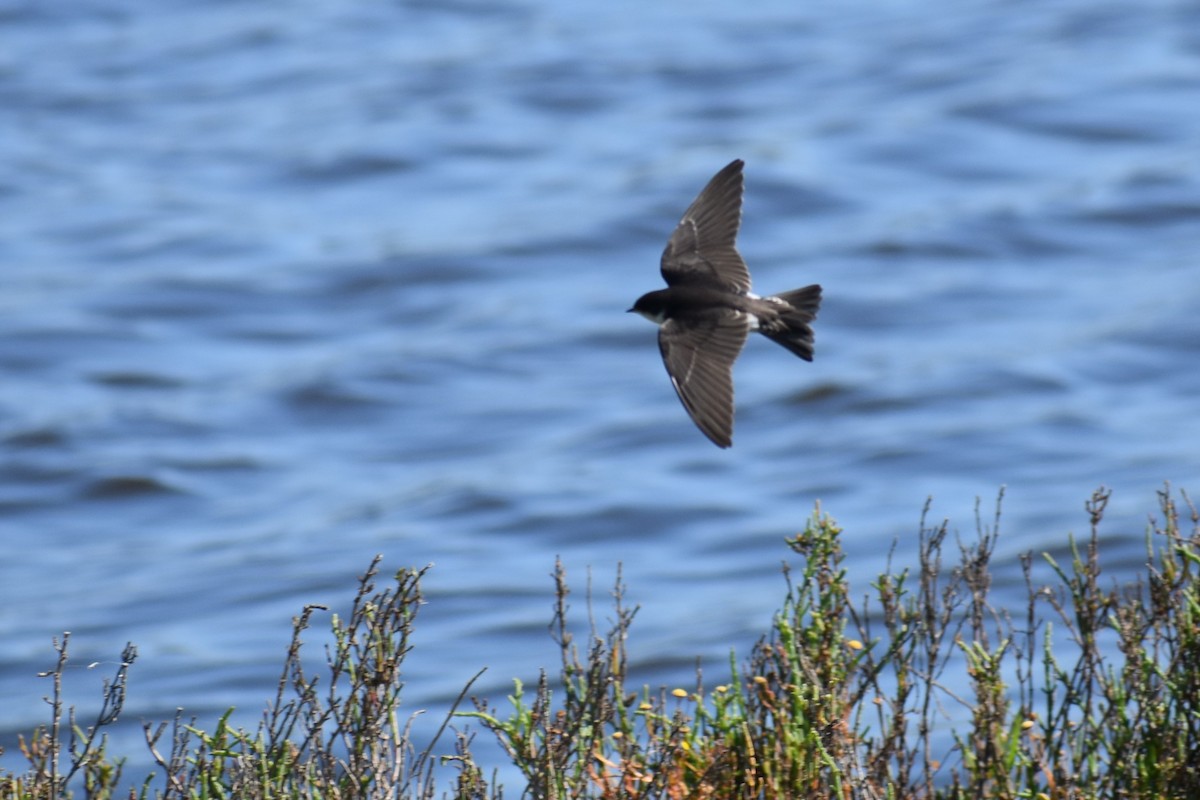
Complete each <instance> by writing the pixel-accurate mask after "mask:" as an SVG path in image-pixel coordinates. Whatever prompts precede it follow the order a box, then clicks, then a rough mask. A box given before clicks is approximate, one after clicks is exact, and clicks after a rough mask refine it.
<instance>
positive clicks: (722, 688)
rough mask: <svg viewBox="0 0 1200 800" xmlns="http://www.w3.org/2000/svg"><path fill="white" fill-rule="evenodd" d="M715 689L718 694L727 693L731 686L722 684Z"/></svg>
mask: <svg viewBox="0 0 1200 800" xmlns="http://www.w3.org/2000/svg"><path fill="white" fill-rule="evenodd" d="M713 691H714V692H716V693H717V694H725V693H726V692H728V691H729V687H728V686H725V685H724V684H722V685H721V686H718V687H716V688H715V689H713Z"/></svg>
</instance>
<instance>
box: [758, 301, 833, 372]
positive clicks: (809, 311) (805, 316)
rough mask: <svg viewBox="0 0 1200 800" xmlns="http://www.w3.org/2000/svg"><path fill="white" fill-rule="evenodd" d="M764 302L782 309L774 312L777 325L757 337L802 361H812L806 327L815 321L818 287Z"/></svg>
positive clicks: (811, 343)
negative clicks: (772, 343) (777, 319)
mask: <svg viewBox="0 0 1200 800" xmlns="http://www.w3.org/2000/svg"><path fill="white" fill-rule="evenodd" d="M764 299H766V300H771V301H774V302H775V303H776V304H780V305H782V306H783V307H781V308H777V309H776V310H777V311H778V312H779V321H778V323H777V325H776V326H775V327H774V328H773V329H771V330H762V331H761V333H762V334H763V335H765V336H766V337H767V338H768V339H770V340H771V341H773V342H776V343H777V344H780V345H783V346H784V347H786V348H787V349H788V350H791V351H792V352H793V353H795V354H796V355H798V356H800V357H801V358H803V359H804V360H805V361H812V360H813V331H812V327H811V326H810V325H809V323H811V322H812V321H813V320H814V319H816V318H817V309H818V308H820V307H821V287H820V286H818V285H816V284H813V285H812V286H805V287H804V288H803V289H793V290H792V291H790V292H781V293H779V294H777V295H773V296H771V297H767V298H764Z"/></svg>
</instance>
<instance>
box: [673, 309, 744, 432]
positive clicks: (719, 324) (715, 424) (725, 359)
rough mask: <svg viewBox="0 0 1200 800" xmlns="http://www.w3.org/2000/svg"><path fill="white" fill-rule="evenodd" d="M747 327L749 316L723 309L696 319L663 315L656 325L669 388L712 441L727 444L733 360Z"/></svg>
mask: <svg viewBox="0 0 1200 800" xmlns="http://www.w3.org/2000/svg"><path fill="white" fill-rule="evenodd" d="M749 333H750V318H749V316H748V315H746V314H742V313H738V312H734V311H728V310H726V311H720V312H714V313H712V314H710V315H706V316H705V317H704V318H703V319H702V320H700V321H699V324H688V325H686V326H684V325H680V324H679V323H678V322H677V321H676V320H667V321H666V322H665V323H663V325H662V326H661V327H660V328H659V331H658V347H659V350H660V351H661V352H662V358H663V364H665V365H666V367H667V374H668V375H670V376H671V383H672V385H674V387H675V393H676V394H678V395H679V399H680V401H681V402H682V403H683V407H684V408H685V409H686V410H687V412H688V415H689V416H691V418H692V421H693V422H695V423H696V426H697V427H698V428H700V430H701V432H703V433H704V435H705V436H707V437H708V438H709V439H711V440H712V442H713V443H714V444H716V445H717V446H718V447H729V446H730V445H731V444H733V362H734V361H735V360H737V357H738V354H739V353H740V352H741V351H742V346H743V345H744V344H745V343H746V337H747V336H748V335H749Z"/></svg>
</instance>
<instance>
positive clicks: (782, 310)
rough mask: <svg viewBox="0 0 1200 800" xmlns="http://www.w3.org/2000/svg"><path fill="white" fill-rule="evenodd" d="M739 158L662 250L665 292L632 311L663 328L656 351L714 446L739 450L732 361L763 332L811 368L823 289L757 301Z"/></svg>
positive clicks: (644, 298) (694, 205)
mask: <svg viewBox="0 0 1200 800" xmlns="http://www.w3.org/2000/svg"><path fill="white" fill-rule="evenodd" d="M743 166H745V165H744V163H743V162H742V160H741V159H737V160H735V161H733V162H731V163H730V164H729V165H728V166H727V167H725V168H724V169H722V170H721V171H720V172H718V173H717V174H716V175H714V176H713V179H712V180H710V181H709V182H708V185H707V186H705V187H704V190H703V191H701V192H700V194H699V196H697V197H696V199H695V200H694V201H693V202H692V204H691V205H690V206H689V207H688V210H687V211H685V212H684V214H683V219H682V220H680V221H679V225H678V226H677V227H676V228H675V232H674V233H672V234H671V238H670V240H669V241H668V242H667V247H666V249H665V250H663V254H662V262H661V270H662V276H663V280H665V281H666V282H667V288H666V289H658V290H656V291H653V292H648V293H647V294H644V295H642V296H641V297H639V298H638V299H637V302H636V303H634V304H633V308H630V309H629V311H636V312H637V313H639V314H641V315H642V316H643V317H645V318H646V319H648V320H650V321H651V322H654V323H657V324H658V326H659V328H658V349H659V350H660V351H661V352H662V359H663V363H664V364H665V365H666V367H667V374H668V375H670V376H671V383H672V385H674V387H675V392H676V394H678V395H679V399H680V400H681V401H683V407H684V408H685V409H687V412H688V414H689V415H690V416H691V418H692V421H693V422H695V423H696V426H697V427H698V428H700V430H701V432H703V433H704V435H705V436H707V437H708V438H709V439H711V440H712V442H713V444H715V445H717V446H718V447H729V446H730V445H732V444H733V362H734V361H735V360H736V359H737V357H738V354H739V353H741V351H742V345H744V344H745V343H746V337H747V336H749V335H750V332H751V331H758V332H759V333H761V334H762V335H763V336H766V337H767V338H768V339H770V340H771V341H773V342H775V343H777V344H780V345H783V346H784V347H786V348H787V349H788V350H791V351H792V352H793V353H795V354H796V355H798V356H800V358H803V359H804V360H805V361H812V359H813V332H812V327H810V323H811V322H812V321H813V320H814V319H816V317H817V308H818V307H819V306H820V305H821V287H820V286H818V285H816V284H814V285H812V286H805V287H804V288H803V289H794V290H792V291H790V292H781V293H780V294H776V295H770V296H768V297H759V296H758V295H756V294H753V293H752V292H751V291H750V271H749V270H748V269H746V262H745V261H743V260H742V257H741V255H740V254H739V253H738V251H737V246H736V239H737V233H738V227H739V226H740V225H741V221H742V188H743V180H742V167H743Z"/></svg>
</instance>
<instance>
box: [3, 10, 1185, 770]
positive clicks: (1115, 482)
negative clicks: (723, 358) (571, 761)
mask: <svg viewBox="0 0 1200 800" xmlns="http://www.w3.org/2000/svg"><path fill="white" fill-rule="evenodd" d="M746 8H747V7H742V6H740V5H738V4H730V3H716V2H710V3H699V4H697V3H694V2H693V3H686V4H684V3H660V4H656V5H654V6H653V7H649V6H646V5H645V4H635V3H609V4H602V5H599V6H595V7H591V8H575V7H572V8H568V7H567V6H561V7H560V4H553V3H545V2H523V3H522V2H500V3H488V4H482V3H471V2H458V3H422V2H410V3H389V4H385V3H357V4H352V3H344V2H320V1H319V0H312V1H310V2H299V1H297V2H291V3H274V4H270V5H260V4H251V3H242V2H235V1H234V0H228V1H227V2H221V3H209V4H206V5H204V6H203V7H198V6H193V5H190V4H185V3H174V2H163V3H155V4H145V3H136V2H129V1H128V0H127V1H126V2H121V1H120V0H93V1H92V2H83V0H78V1H77V2H74V3H69V4H57V5H54V4H47V3H35V2H16V1H10V2H4V3H2V4H0V108H2V109H3V111H2V112H0V370H2V374H3V375H4V380H3V382H2V383H0V537H2V539H3V544H4V552H5V555H4V557H3V558H2V560H0V587H2V588H0V592H2V597H3V603H0V635H2V636H3V642H4V648H3V652H2V654H0V696H3V697H4V698H5V703H4V707H5V710H6V713H5V715H4V719H3V720H0V731H2V733H0V743H3V744H4V745H5V746H6V747H8V748H9V749H10V752H11V751H13V750H14V748H13V742H14V740H15V736H16V733H17V732H19V731H24V730H28V729H29V728H30V727H32V726H33V725H34V724H36V723H37V722H39V721H42V720H44V719H45V718H46V708H45V706H44V705H43V703H42V701H41V699H40V698H41V696H42V695H43V694H45V693H46V692H47V691H48V686H47V685H46V684H45V681H44V680H39V679H38V678H37V677H36V676H35V675H36V673H37V672H38V671H40V670H43V669H46V668H47V667H49V666H50V664H51V663H52V658H53V654H52V652H51V650H50V647H49V642H50V637H51V636H53V635H55V634H57V633H60V632H61V631H64V630H70V631H72V632H73V650H74V654H75V656H76V657H77V659H78V661H77V662H76V663H79V664H86V663H88V662H91V661H102V662H111V661H113V660H114V659H116V658H118V656H119V653H120V650H121V647H122V646H123V645H124V643H125V642H126V641H133V642H135V643H136V644H137V645H138V647H139V649H140V652H141V657H140V659H139V661H138V663H137V664H136V665H135V668H134V670H133V673H132V678H131V685H130V698H129V705H128V707H127V713H126V720H127V722H128V723H129V733H128V735H127V737H126V739H125V740H123V741H122V744H123V745H128V750H129V751H130V755H132V756H133V757H134V759H135V762H136V761H137V759H139V758H144V756H142V755H141V754H140V753H139V752H137V741H136V740H137V738H138V737H139V736H140V721H141V720H143V719H145V720H147V721H154V720H161V719H166V718H169V717H170V716H171V715H172V714H173V712H174V709H175V708H176V707H177V706H183V707H185V708H186V709H187V710H188V711H189V712H190V713H195V714H197V715H198V716H200V718H201V720H202V721H203V720H213V719H215V718H216V716H217V715H218V714H219V713H220V712H221V711H223V710H224V709H225V708H227V707H229V706H230V705H237V706H238V708H239V710H240V711H239V713H240V714H242V715H243V716H242V717H240V718H241V719H243V720H244V721H246V722H247V723H249V724H252V723H253V720H254V718H255V716H256V715H257V713H258V712H259V710H260V709H261V708H262V707H263V704H264V703H265V702H266V700H267V698H268V697H269V696H270V695H271V693H272V692H273V687H274V682H275V679H276V677H277V675H278V670H279V667H280V664H281V660H282V657H283V652H284V648H285V644H286V640H287V637H288V634H289V625H290V619H291V617H292V615H294V614H296V613H298V612H299V610H300V609H301V608H302V607H303V606H304V605H305V604H307V603H327V604H330V605H332V606H334V607H335V608H340V609H344V608H345V606H346V603H347V602H348V600H349V598H350V596H351V595H352V592H353V588H354V581H355V577H356V576H357V575H358V574H359V573H360V572H361V571H362V570H363V569H364V568H365V567H366V565H367V564H368V562H369V561H370V559H371V557H372V556H373V555H374V554H375V553H382V554H383V555H384V557H385V562H384V563H385V572H386V571H390V570H391V569H396V568H399V567H403V566H422V565H425V564H428V563H432V564H434V565H435V566H434V567H433V569H432V571H431V573H430V575H429V577H428V579H427V581H426V583H425V588H426V591H427V593H428V599H429V604H428V605H427V606H426V607H425V608H424V609H423V610H422V612H421V618H420V621H419V625H418V634H417V640H416V645H417V650H416V651H415V652H414V654H413V656H412V658H411V659H410V662H409V663H408V672H407V678H408V686H407V690H406V692H407V694H406V697H407V701H408V703H409V705H410V707H413V708H424V707H428V708H434V709H436V708H444V707H445V705H446V704H447V703H448V702H450V700H452V699H453V697H455V696H456V695H457V693H458V691H459V690H460V689H461V687H462V685H463V684H464V683H465V682H466V680H467V679H468V678H469V677H470V676H471V675H473V674H474V673H475V672H476V671H477V670H478V669H480V668H481V667H485V666H486V667H488V672H487V673H486V674H485V676H484V677H483V678H482V679H481V681H480V683H479V684H478V685H477V686H476V690H477V691H478V692H480V693H483V694H486V695H489V696H492V697H503V695H504V693H505V692H506V691H507V690H508V688H509V686H510V680H511V679H512V678H514V677H520V678H522V679H525V680H527V681H531V680H533V679H534V678H536V675H537V672H538V670H539V669H540V668H541V667H542V666H551V667H552V666H553V664H554V663H555V655H556V654H555V650H554V646H553V645H552V643H551V642H550V641H549V639H548V637H547V635H546V625H547V623H548V622H549V619H550V611H551V600H552V596H551V588H552V584H551V581H550V579H549V577H548V575H549V573H550V572H551V570H552V568H553V564H554V559H555V557H556V556H561V557H562V559H563V561H564V563H565V565H566V567H567V569H568V573H569V576H570V577H571V579H572V581H573V583H574V584H575V586H576V589H577V590H578V592H577V594H576V597H575V600H576V602H575V607H576V609H577V610H579V611H580V612H582V610H583V609H582V606H583V598H582V594H583V589H584V585H585V583H586V581H587V579H588V574H589V570H590V575H591V579H592V582H593V586H594V591H595V593H596V595H597V596H598V605H599V608H600V610H601V611H600V614H599V615H600V616H601V618H603V613H602V609H603V607H604V598H605V597H606V594H605V593H606V591H607V588H608V587H609V586H610V585H611V583H612V580H613V579H614V576H615V574H616V567H617V564H618V563H621V564H623V565H624V576H625V579H626V581H627V583H628V584H629V587H630V591H629V600H630V601H631V602H632V603H640V604H642V610H641V612H640V613H639V615H638V619H637V623H636V625H635V628H634V634H633V641H632V642H631V646H630V652H631V656H632V659H633V664H634V667H635V670H636V677H637V678H638V679H639V680H644V681H648V682H652V683H655V684H659V683H679V684H688V683H690V682H691V680H692V678H691V671H692V669H693V667H694V664H695V659H696V658H697V657H700V658H701V659H702V662H703V664H704V666H705V669H706V672H707V673H708V674H709V675H713V676H719V675H720V674H721V673H722V671H723V670H724V668H725V667H724V665H725V663H726V661H727V655H728V652H729V650H730V649H731V648H737V649H738V650H739V652H745V651H746V650H747V649H748V647H749V645H750V643H751V642H752V641H753V640H754V639H755V638H756V637H757V635H758V634H759V633H761V632H762V631H764V630H765V629H766V626H767V624H768V623H769V619H770V615H771V613H772V611H773V610H774V609H775V608H776V607H777V605H778V603H779V602H780V600H781V598H782V594H783V583H782V581H781V579H780V578H779V576H778V571H777V567H778V563H779V561H780V560H781V559H783V558H784V557H785V555H786V553H785V550H784V548H783V547H782V546H781V540H782V538H783V537H784V536H785V535H788V534H790V533H791V532H793V531H795V530H796V529H797V528H799V527H800V526H802V525H803V522H804V519H805V518H806V517H807V515H808V514H809V513H810V512H811V510H812V508H813V505H814V503H815V502H816V501H818V500H819V501H820V502H821V504H822V507H823V508H824V509H825V510H826V511H828V512H830V513H831V514H833V515H834V516H835V517H836V518H837V519H838V520H839V521H840V522H841V523H842V524H843V525H844V526H845V528H846V535H845V536H846V539H845V545H846V549H847V551H848V553H849V559H850V561H849V564H850V566H851V569H852V574H854V575H855V576H856V577H859V576H862V577H864V579H865V577H866V576H869V575H871V574H872V572H873V571H874V570H876V569H878V568H880V567H882V564H883V558H884V555H885V551H886V549H887V548H888V546H890V544H891V543H892V541H893V540H896V539H899V545H898V551H897V560H898V561H900V562H901V563H911V559H912V554H913V542H912V539H913V537H914V534H915V532H916V529H917V523H918V519H919V515H920V510H921V506H922V504H923V502H924V501H925V498H926V497H930V496H931V497H932V498H933V505H932V515H933V516H934V518H935V519H941V518H943V517H949V518H950V519H951V520H952V526H953V527H955V528H958V529H960V530H962V531H964V532H968V533H969V532H970V531H971V530H972V529H973V527H974V522H973V519H974V517H973V509H974V505H975V501H976V498H977V497H981V498H983V501H984V504H985V507H988V508H990V504H991V502H992V498H994V497H995V495H996V492H997V491H998V489H999V487H1000V486H1002V485H1004V486H1006V487H1007V496H1006V504H1005V515H1004V520H1003V524H1002V531H1003V533H1002V539H1001V544H1000V549H999V553H998V561H997V566H998V568H1000V569H1005V568H1007V569H1015V558H1016V555H1017V554H1018V553H1021V552H1023V551H1026V550H1030V549H1033V550H1042V549H1047V548H1057V547H1060V546H1061V544H1062V543H1063V541H1064V539H1065V535H1066V533H1067V532H1068V531H1072V530H1073V531H1078V532H1082V531H1084V530H1085V528H1086V518H1085V517H1084V515H1083V513H1082V503H1083V501H1084V500H1085V499H1086V497H1087V496H1088V494H1089V493H1090V491H1091V490H1092V489H1093V488H1094V487H1095V486H1097V485H1099V484H1101V483H1103V484H1106V485H1108V486H1110V487H1112V488H1113V489H1114V490H1115V494H1114V498H1113V501H1112V504H1111V508H1110V515H1109V520H1108V522H1107V523H1106V527H1105V531H1106V551H1105V557H1106V559H1107V565H1108V572H1107V574H1108V575H1112V576H1114V577H1119V576H1120V575H1122V574H1127V573H1128V571H1129V570H1132V569H1134V568H1135V567H1136V565H1137V564H1138V560H1139V558H1140V556H1141V553H1142V542H1141V532H1142V529H1143V527H1144V524H1145V515H1146V513H1148V512H1149V511H1151V510H1152V509H1153V507H1154V491H1155V490H1156V489H1158V488H1160V487H1161V486H1162V483H1163V482H1164V481H1171V482H1172V483H1174V484H1175V485H1178V486H1181V487H1185V488H1186V487H1189V486H1190V487H1192V488H1195V487H1196V485H1197V477H1198V469H1197V467H1198V465H1197V457H1196V452H1197V443H1198V442H1200V421H1198V419H1200V418H1198V416H1197V415H1196V414H1195V413H1194V410H1195V409H1194V401H1195V398H1196V397H1197V394H1198V390H1200V371H1198V370H1196V369H1195V364H1196V360H1197V356H1198V355H1200V315H1197V314H1196V308H1197V307H1198V306H1200V266H1198V264H1200V262H1198V256H1197V253H1200V5H1198V4H1197V3H1195V2H1151V3H1145V2H1137V3H1135V2H1132V1H1131V0H1124V1H1120V0H1118V1H1116V2H1105V3H1097V2H1095V1H1094V0H1089V1H1088V2H1083V0H1063V1H1062V2H1053V3H1044V2H1043V3H1015V4H1014V3H985V2H970V3H936V4H929V3H917V2H907V1H906V0H895V1H894V2H888V3H874V2H872V3H849V4H846V3H841V4H834V3H814V4H805V5H803V6H796V5H795V4H790V3H782V2H779V3H775V2H768V3H762V4H758V5H756V6H754V7H753V11H747V10H746ZM735 157H741V158H744V159H746V161H747V198H746V217H745V223H744V225H743V229H742V238H741V249H742V252H743V254H744V255H745V256H746V259H747V261H748V263H749V264H750V267H751V271H752V274H753V275H754V278H755V281H756V283H755V288H756V289H758V290H759V291H761V292H771V291H779V290H784V289H790V288H794V287H797V286H801V285H805V284H807V283H812V282H819V283H821V284H823V285H824V287H825V297H826V301H825V305H824V307H823V309H822V314H821V318H820V320H819V321H818V324H817V327H816V331H817V347H818V350H817V360H816V361H815V362H814V363H813V364H811V365H809V364H804V363H801V362H799V361H798V360H796V359H794V358H792V357H790V356H789V355H788V354H787V353H786V352H784V351H782V350H781V349H780V348H778V347H776V346H774V345H771V344H770V343H768V342H765V341H762V340H758V339H756V340H755V341H752V342H750V343H749V346H748V347H747V351H746V352H745V354H744V355H743V357H742V359H741V360H740V361H739V363H738V365H737V370H736V384H737V391H738V416H737V427H736V430H735V436H734V439H735V446H734V448H733V449H732V450H730V451H719V450H718V449H716V448H714V447H712V445H710V444H709V443H708V442H707V441H706V440H705V439H704V438H703V437H702V436H701V435H700V433H699V432H698V431H696V430H695V428H694V427H693V426H692V424H691V422H690V421H689V420H688V419H687V417H686V415H685V413H684V411H683V410H682V408H681V407H680V406H679V404H678V402H677V400H676V399H675V397H674V395H673V392H672V390H671V388H670V385H669V383H668V381H667V378H666V375H665V373H664V371H663V369H662V365H661V362H660V360H659V356H658V352H657V348H656V346H655V343H654V330H653V328H651V327H650V326H648V325H647V324H646V323H645V322H644V321H643V320H641V319H640V318H638V317H636V316H634V315H626V314H624V313H622V312H623V310H624V309H625V308H627V307H628V306H629V305H630V303H631V302H632V301H633V299H635V298H636V297H637V296H638V295H640V294H641V293H643V292H645V291H648V290H650V289H654V288H658V287H659V286H660V278H659V276H658V273H657V261H658V256H659V253H660V251H661V248H662V246H663V244H664V243H665V240H666V236H667V235H668V233H669V232H670V230H671V229H672V227H673V226H674V224H675V222H676V220H677V218H678V216H679V214H680V213H681V212H682V210H683V209H684V208H685V207H686V205H687V204H688V203H689V202H690V200H691V198H692V197H693V196H694V194H695V192H696V191H698V190H699V188H700V187H701V186H702V185H703V184H704V182H705V181H706V180H707V179H708V178H709V177H710V176H711V174H712V173H714V172H716V170H717V169H719V168H720V167H721V166H723V165H724V164H726V163H727V162H728V161H730V160H731V159H732V158H735ZM1001 583H1002V585H1003V584H1004V582H1003V581H1002V582H1001ZM865 588H866V584H865V581H864V583H863V584H862V586H861V587H860V589H863V590H865ZM1018 588H1019V587H1018ZM1019 597H1020V596H1019V594H1016V593H1014V594H1011V595H1006V594H1003V593H1002V594H1001V595H1000V597H999V598H998V599H999V601H1000V602H1008V601H1011V602H1012V603H1014V604H1015V603H1018V602H1019ZM318 624H319V625H320V624H322V623H321V622H320V621H318ZM111 671H112V666H111V663H109V664H107V665H105V664H102V665H101V666H100V667H98V668H97V669H96V670H92V671H86V670H83V669H80V670H78V671H75V672H72V673H70V674H69V675H68V680H69V684H68V689H69V690H73V692H74V693H73V694H72V695H71V696H70V698H69V699H71V700H72V701H74V702H75V703H76V704H77V705H78V706H79V707H80V709H81V711H83V712H85V713H86V712H87V711H88V710H89V709H92V708H93V707H94V706H95V705H97V703H96V702H95V701H96V689H95V686H96V685H97V684H98V682H99V679H100V677H101V675H100V673H101V672H103V673H104V674H110V673H111ZM6 763H10V764H11V763H12V762H11V759H10V760H9V761H8V762H6Z"/></svg>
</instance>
